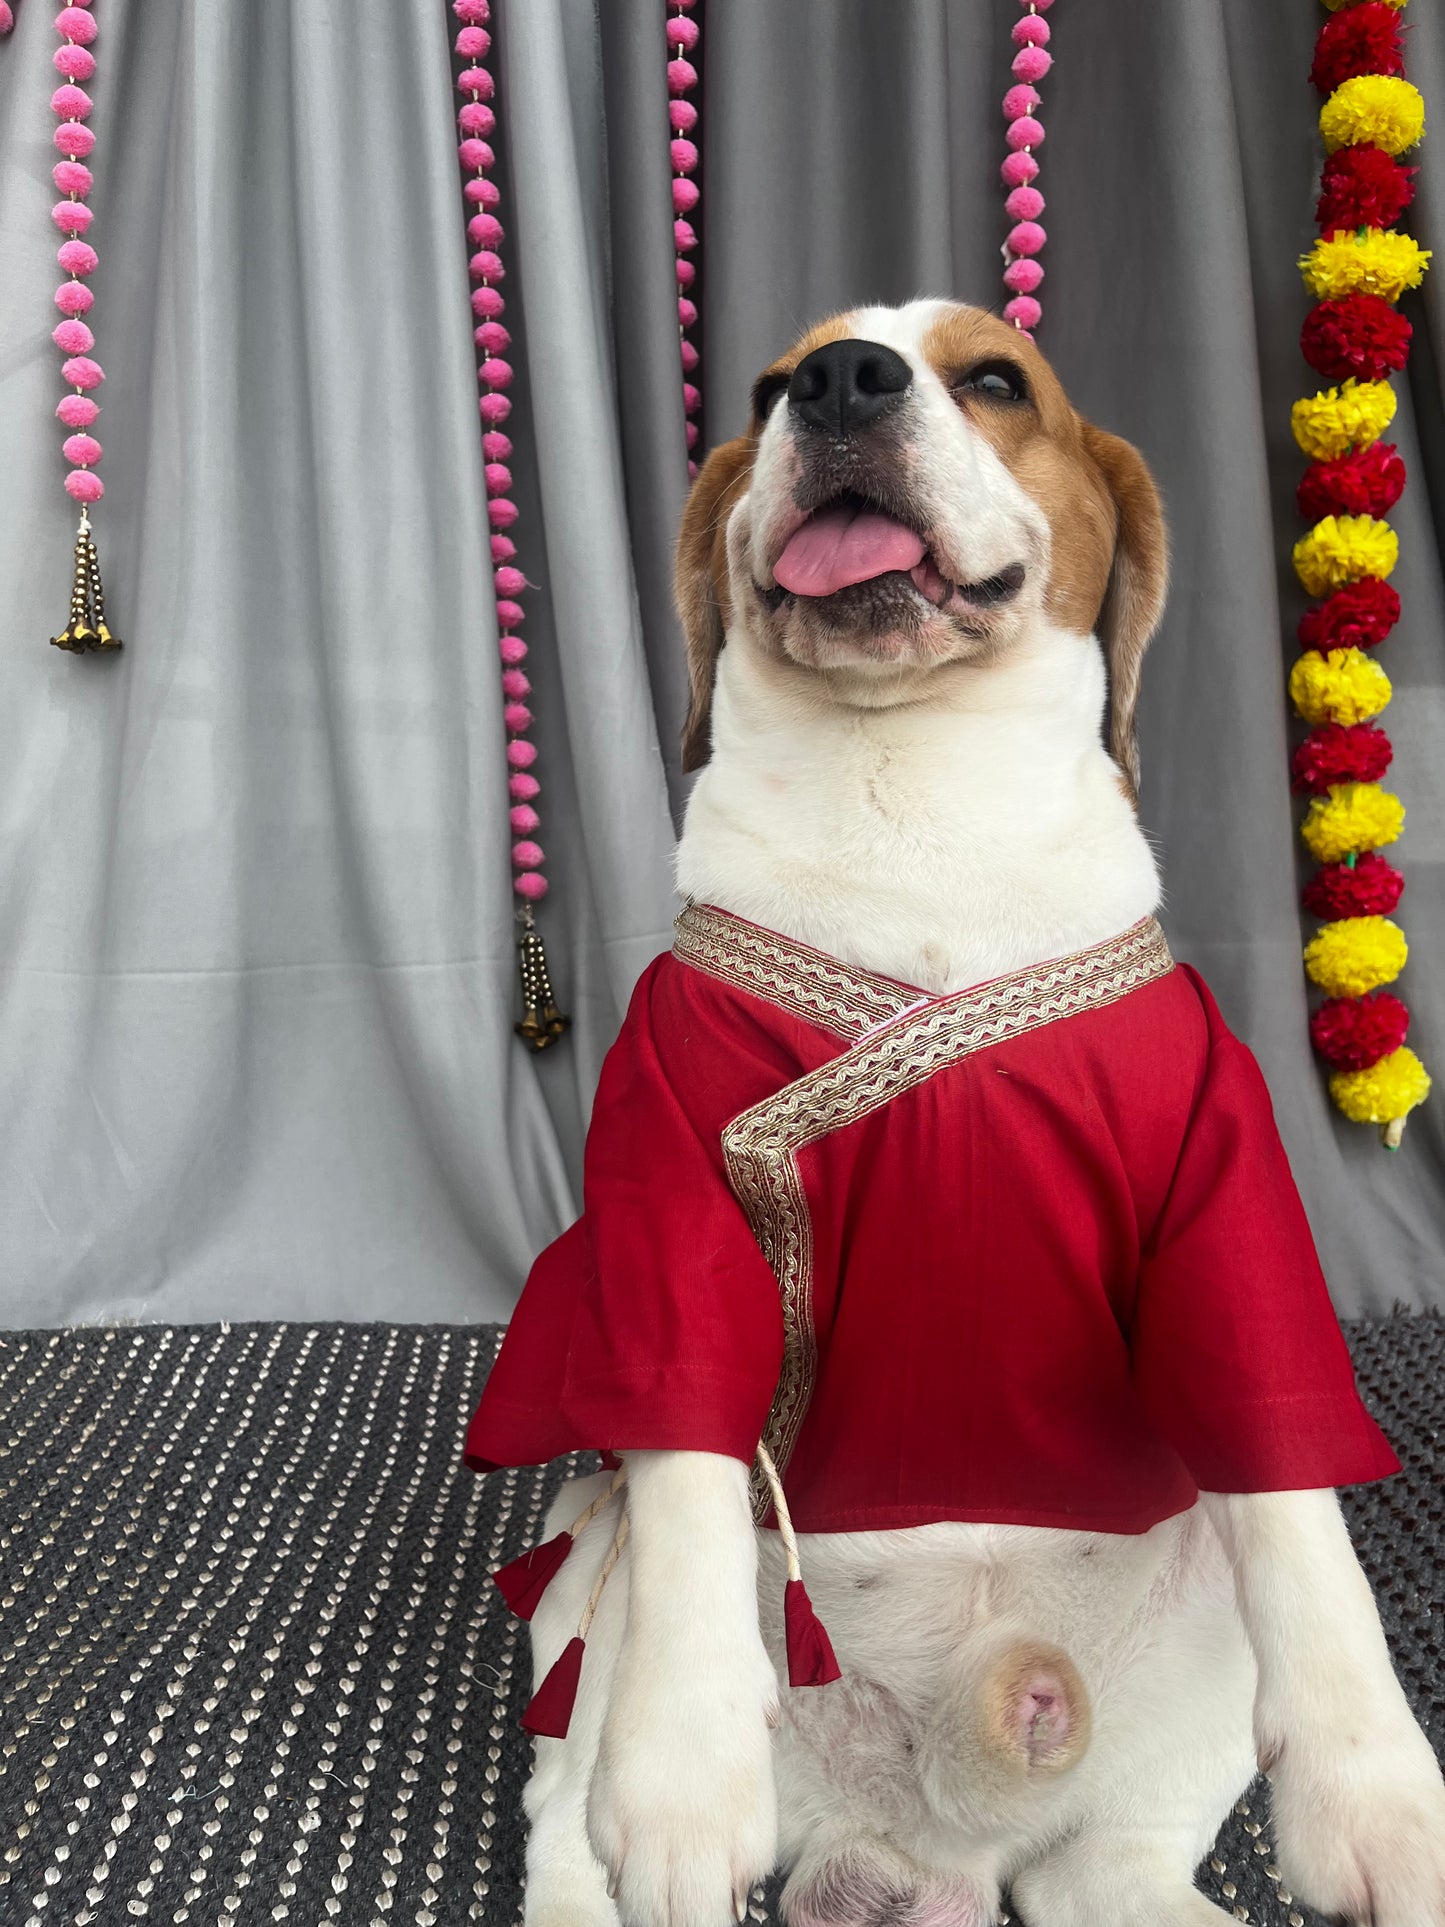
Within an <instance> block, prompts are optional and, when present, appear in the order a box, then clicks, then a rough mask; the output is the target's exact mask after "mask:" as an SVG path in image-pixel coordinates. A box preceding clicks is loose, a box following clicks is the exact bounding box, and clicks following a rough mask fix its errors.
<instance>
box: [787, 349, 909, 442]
mask: <svg viewBox="0 0 1445 1927" xmlns="http://www.w3.org/2000/svg"><path fill="white" fill-rule="evenodd" d="M912 381H913V370H912V369H911V368H910V367H909V366H908V363H907V362H906V361H905V360H904V359H903V357H902V355H895V354H894V352H893V350H892V349H891V348H885V347H884V346H883V344H882V342H881V341H854V340H848V341H829V342H826V343H825V344H824V345H823V347H821V348H815V349H814V350H813V352H812V354H810V355H806V356H804V358H803V360H802V361H800V362H799V363H798V365H797V367H796V368H795V369H794V370H793V379H792V380H791V381H790V382H789V383H788V407H789V408H790V409H791V411H792V412H793V414H795V415H796V416H797V418H798V420H799V421H800V422H802V423H803V424H804V425H805V426H806V427H808V428H821V429H823V430H825V431H826V432H827V433H828V434H829V435H837V436H840V437H841V436H844V435H851V434H852V433H853V432H854V430H855V429H859V428H866V427H867V425H868V423H869V422H872V421H876V420H877V419H878V417H879V416H880V415H881V414H882V413H883V412H884V410H885V409H888V408H892V407H894V406H895V405H896V404H897V403H898V402H899V401H901V400H902V399H903V396H904V395H905V394H906V393H907V391H908V388H909V386H910V385H911V383H912Z"/></svg>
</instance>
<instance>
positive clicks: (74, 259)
mask: <svg viewBox="0 0 1445 1927" xmlns="http://www.w3.org/2000/svg"><path fill="white" fill-rule="evenodd" d="M55 258H56V260H57V261H58V262H59V263H60V265H61V267H63V268H64V269H65V272H66V273H67V274H94V272H95V270H96V268H97V267H98V266H99V264H100V256H99V255H98V254H97V253H96V251H95V249H94V248H93V247H92V246H91V245H90V243H89V241H66V242H65V243H64V244H63V245H62V246H61V247H60V248H59V249H58V250H57V251H56V255H55Z"/></svg>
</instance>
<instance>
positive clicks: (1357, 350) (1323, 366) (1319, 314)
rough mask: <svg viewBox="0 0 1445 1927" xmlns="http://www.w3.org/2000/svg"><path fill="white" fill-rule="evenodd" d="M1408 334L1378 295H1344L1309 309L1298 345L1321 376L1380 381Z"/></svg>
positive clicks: (1394, 365) (1397, 362) (1396, 364)
mask: <svg viewBox="0 0 1445 1927" xmlns="http://www.w3.org/2000/svg"><path fill="white" fill-rule="evenodd" d="M1341 152H1348V150H1347V149H1341ZM1413 333H1414V330H1413V328H1412V327H1411V326H1410V323H1409V322H1408V321H1407V320H1406V319H1405V317H1404V315H1402V314H1401V313H1399V311H1398V310H1397V309H1395V308H1392V307H1391V306H1390V304H1389V302H1388V301H1386V300H1385V298H1384V296H1383V295H1378V294H1345V295H1340V296H1338V297H1337V298H1336V299H1334V300H1333V301H1321V302H1320V303H1319V305H1318V306H1317V307H1314V308H1311V309H1310V311H1309V313H1308V314H1307V315H1306V316H1305V324H1304V327H1303V328H1301V330H1300V338H1299V345H1300V352H1301V353H1302V354H1303V355H1304V358H1305V360H1306V361H1307V362H1308V363H1309V365H1310V367H1311V368H1313V369H1314V370H1315V371H1316V373H1317V374H1321V375H1323V376H1324V378H1325V380H1326V381H1348V380H1349V378H1350V376H1351V375H1353V376H1354V377H1355V378H1356V380H1358V381H1382V380H1383V379H1384V377H1385V376H1386V375H1393V374H1397V373H1398V372H1399V370H1400V369H1401V368H1403V367H1404V366H1405V361H1406V358H1407V356H1408V355H1409V353H1410V336H1411V335H1412V334H1413Z"/></svg>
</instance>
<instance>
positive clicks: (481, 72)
mask: <svg viewBox="0 0 1445 1927" xmlns="http://www.w3.org/2000/svg"><path fill="white" fill-rule="evenodd" d="M477 31H478V32H479V33H480V32H481V29H480V28H478V29H477ZM482 38H483V39H484V40H485V41H486V42H487V45H488V46H490V45H491V39H492V37H491V35H490V34H482ZM496 91H497V83H496V82H495V81H494V80H493V79H492V76H491V75H490V74H489V73H488V72H487V70H486V68H485V67H463V68H462V71H461V72H460V73H459V74H458V75H457V92H458V93H459V94H475V95H476V96H477V98H478V100H490V99H491V98H492V95H493V94H494V93H495V92H496Z"/></svg>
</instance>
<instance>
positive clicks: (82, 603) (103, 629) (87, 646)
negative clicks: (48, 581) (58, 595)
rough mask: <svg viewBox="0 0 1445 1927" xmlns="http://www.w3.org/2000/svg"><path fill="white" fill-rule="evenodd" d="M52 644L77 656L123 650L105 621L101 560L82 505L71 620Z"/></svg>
mask: <svg viewBox="0 0 1445 1927" xmlns="http://www.w3.org/2000/svg"><path fill="white" fill-rule="evenodd" d="M50 640H51V642H52V643H53V644H54V645H55V647H56V648H57V649H69V650H71V651H72V652H73V653H74V654H76V655H83V654H85V653H87V652H89V651H91V650H100V649H119V648H120V647H121V646H122V645H121V640H120V637H119V636H114V635H112V634H111V632H110V629H109V628H108V626H107V624H106V620H105V589H104V587H103V586H102V584H101V580H100V557H99V556H98V555H97V554H96V551H95V539H94V537H93V536H92V535H91V533H90V511H89V509H88V507H86V506H85V505H82V507H81V511H80V530H79V533H78V534H77V535H76V538H75V573H74V575H73V577H72V579H71V585H70V620H69V621H68V622H67V623H66V625H65V627H64V628H63V629H62V630H61V632H60V634H59V635H58V636H52V637H51V638H50Z"/></svg>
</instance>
